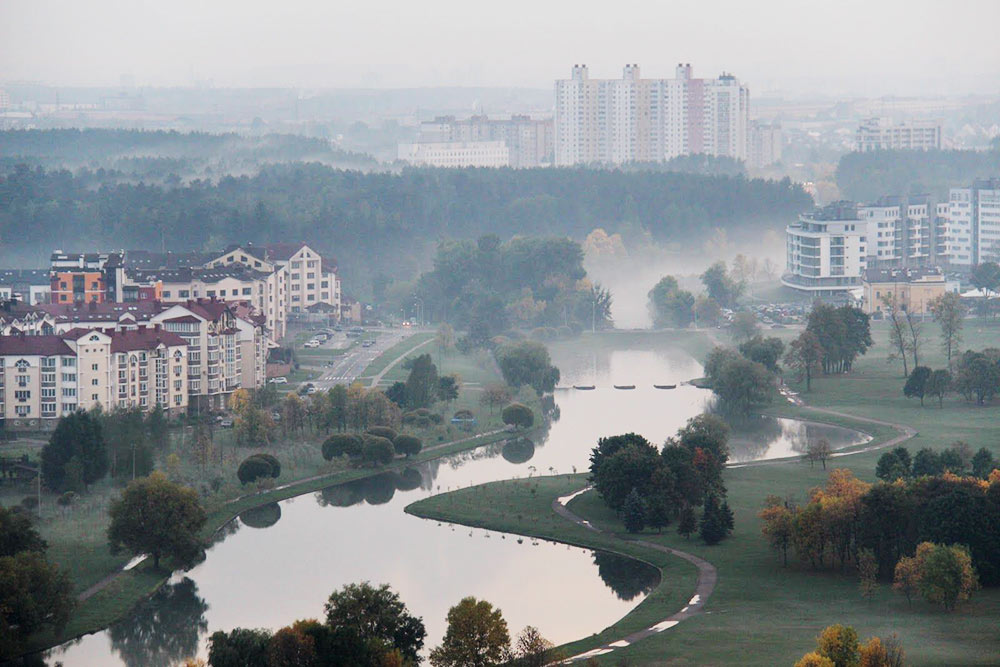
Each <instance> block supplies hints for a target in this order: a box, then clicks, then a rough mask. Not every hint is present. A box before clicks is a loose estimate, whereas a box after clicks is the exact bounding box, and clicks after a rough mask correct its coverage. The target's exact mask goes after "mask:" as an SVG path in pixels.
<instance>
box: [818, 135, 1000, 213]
mask: <svg viewBox="0 0 1000 667" xmlns="http://www.w3.org/2000/svg"><path fill="white" fill-rule="evenodd" d="M998 171H1000V143H996V142H995V143H994V144H993V148H992V150H990V151H917V150H910V151H872V152H869V153H848V154H847V155H845V156H843V157H842V158H840V162H839V164H838V165H837V187H838V188H840V193H841V195H842V196H843V197H844V198H845V199H850V200H852V201H860V202H873V201H875V200H876V199H878V198H879V197H882V196H884V195H908V194H932V195H934V196H936V197H939V198H941V200H942V201H943V200H944V199H945V198H947V196H948V189H949V188H961V187H968V186H969V185H970V184H971V183H972V181H973V179H977V178H986V177H988V176H989V175H991V174H996V173H997V172H998Z"/></svg>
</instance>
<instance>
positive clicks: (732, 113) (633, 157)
mask: <svg viewBox="0 0 1000 667" xmlns="http://www.w3.org/2000/svg"><path fill="white" fill-rule="evenodd" d="M555 91H556V99H555V104H556V113H555V142H554V152H555V164H556V166H568V165H574V164H588V163H610V164H622V163H625V162H660V161H664V160H669V159H671V158H674V157H677V156H679V155H690V154H697V153H703V154H707V155H714V156H728V157H732V158H736V159H740V160H744V159H746V157H747V140H748V135H747V130H748V109H749V101H750V93H749V91H748V89H747V88H746V87H744V86H742V85H741V84H740V82H739V81H738V80H737V79H736V77H734V76H732V75H730V74H725V73H724V74H722V75H721V76H719V77H718V79H695V78H693V77H692V71H691V65H690V64H679V65H678V66H677V69H676V76H675V78H673V79H642V78H641V77H640V76H639V66H638V65H634V64H633V65H626V66H625V69H624V72H623V76H622V78H621V79H591V78H590V76H589V70H588V68H587V66H586V65H574V66H573V70H572V75H571V77H570V78H569V79H563V80H559V81H556V85H555Z"/></svg>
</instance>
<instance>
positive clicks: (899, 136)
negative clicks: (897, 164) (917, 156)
mask: <svg viewBox="0 0 1000 667" xmlns="http://www.w3.org/2000/svg"><path fill="white" fill-rule="evenodd" d="M856 143H857V145H856V148H857V150H858V151H859V152H861V153H865V152H868V151H884V150H924V151H926V150H933V149H940V148H941V121H940V120H911V121H907V122H905V123H898V124H896V123H893V122H892V120H890V119H888V118H869V119H868V120H866V121H864V122H862V123H861V125H860V126H859V127H858V133H857V141H856Z"/></svg>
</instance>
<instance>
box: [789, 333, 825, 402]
mask: <svg viewBox="0 0 1000 667" xmlns="http://www.w3.org/2000/svg"><path fill="white" fill-rule="evenodd" d="M785 364H786V365H787V366H789V367H790V368H792V369H793V370H794V371H795V374H796V376H797V377H796V379H797V380H798V381H799V382H801V381H802V379H803V378H804V379H805V381H806V391H810V390H811V389H812V376H813V375H814V374H815V373H819V372H820V371H821V370H822V369H823V347H822V346H821V345H820V342H819V339H818V338H817V337H816V334H814V333H813V332H811V331H809V330H808V329H807V330H806V331H803V332H802V333H801V334H799V336H798V338H796V339H795V340H793V341H792V342H791V343H790V344H789V346H788V353H787V354H785Z"/></svg>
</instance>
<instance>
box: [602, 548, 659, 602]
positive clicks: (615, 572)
mask: <svg viewBox="0 0 1000 667" xmlns="http://www.w3.org/2000/svg"><path fill="white" fill-rule="evenodd" d="M594 565H596V566H597V574H598V576H600V577H601V581H603V582H604V583H605V584H607V586H608V588H610V589H611V590H613V591H614V592H615V596H616V597H617V598H618V599H619V600H624V601H626V602H628V601H629V600H633V599H635V598H637V597H638V596H640V595H643V596H645V595H648V594H649V592H650V591H652V590H653V589H654V588H656V585H657V584H658V583H660V571H659V570H657V569H656V568H655V567H653V566H652V565H650V564H649V563H643V562H642V561H638V560H635V559H632V558H626V557H625V556H619V555H618V554H614V553H611V552H609V551H595V552H594Z"/></svg>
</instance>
